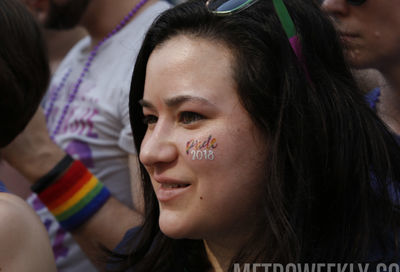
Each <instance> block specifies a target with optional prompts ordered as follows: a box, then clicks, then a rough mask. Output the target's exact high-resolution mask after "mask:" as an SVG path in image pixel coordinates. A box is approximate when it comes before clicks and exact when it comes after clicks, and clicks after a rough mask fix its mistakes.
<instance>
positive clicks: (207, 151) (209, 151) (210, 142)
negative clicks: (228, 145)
mask: <svg viewBox="0 0 400 272" xmlns="http://www.w3.org/2000/svg"><path fill="white" fill-rule="evenodd" d="M216 147H217V139H215V138H213V137H212V135H210V136H208V139H207V140H205V141H200V140H195V139H192V140H190V141H187V142H186V154H187V155H190V156H192V160H210V161H212V160H214V159H215V154H214V151H213V149H215V148H216Z"/></svg>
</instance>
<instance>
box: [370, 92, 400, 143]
mask: <svg viewBox="0 0 400 272" xmlns="http://www.w3.org/2000/svg"><path fill="white" fill-rule="evenodd" d="M380 95H381V89H380V88H375V89H373V90H372V91H370V92H369V93H367V94H366V95H365V101H366V102H367V103H368V105H369V106H370V108H371V109H373V110H374V111H375V112H376V104H378V102H379V97H380ZM393 136H394V138H395V139H396V141H397V143H398V144H399V145H400V135H398V134H396V133H393Z"/></svg>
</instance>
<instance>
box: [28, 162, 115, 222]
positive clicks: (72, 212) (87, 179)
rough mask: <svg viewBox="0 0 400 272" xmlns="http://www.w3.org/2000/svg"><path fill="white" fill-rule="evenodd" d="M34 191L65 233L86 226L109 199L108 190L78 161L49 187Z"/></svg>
mask: <svg viewBox="0 0 400 272" xmlns="http://www.w3.org/2000/svg"><path fill="white" fill-rule="evenodd" d="M33 191H34V192H35V193H37V194H38V196H39V199H40V200H41V201H42V202H43V203H44V204H45V205H46V206H47V208H48V209H49V211H50V212H51V213H52V214H53V215H54V216H55V217H56V219H57V220H58V222H59V223H60V225H61V226H62V227H63V228H64V229H65V230H73V229H75V228H77V227H79V226H80V225H82V224H83V223H85V222H86V221H87V220H88V219H89V218H90V217H91V216H92V215H94V214H95V213H96V212H97V211H98V210H99V209H100V208H101V207H102V206H103V204H104V203H105V202H106V201H107V200H108V198H109V197H110V192H109V191H108V189H107V188H106V187H105V186H104V185H103V184H102V183H101V182H100V181H99V180H98V179H97V178H96V177H95V176H94V175H93V174H92V173H90V171H89V170H88V169H87V168H86V167H85V166H84V165H83V163H82V162H80V161H78V160H76V161H73V162H72V164H71V166H70V167H69V168H68V170H66V171H65V173H63V174H62V176H60V177H58V178H57V179H56V180H55V181H54V182H51V183H50V184H49V186H47V187H46V188H43V187H41V188H34V189H33Z"/></svg>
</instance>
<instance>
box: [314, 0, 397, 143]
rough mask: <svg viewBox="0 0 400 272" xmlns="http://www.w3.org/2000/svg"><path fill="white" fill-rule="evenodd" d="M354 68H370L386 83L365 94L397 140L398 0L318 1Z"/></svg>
mask: <svg viewBox="0 0 400 272" xmlns="http://www.w3.org/2000/svg"><path fill="white" fill-rule="evenodd" d="M320 2H321V4H322V9H323V10H325V11H326V12H327V13H328V14H329V15H330V16H331V17H332V19H333V21H334V23H335V25H336V28H337V30H338V32H339V34H340V38H341V40H342V43H343V45H344V48H345V49H344V50H345V54H346V57H347V59H348V61H349V63H350V65H351V66H352V67H353V68H354V69H366V68H373V69H376V70H378V71H379V72H380V73H381V75H382V76H383V78H384V80H385V82H386V84H384V85H383V86H382V87H381V88H375V89H374V90H371V92H370V93H369V94H368V95H367V99H368V101H369V103H370V106H371V107H372V108H373V109H374V110H375V111H376V112H377V114H378V115H379V117H380V118H381V119H382V120H383V121H384V122H385V123H386V124H387V125H388V126H389V127H390V129H391V130H392V132H393V133H394V134H395V135H397V139H399V141H400V136H399V135H400V16H399V14H400V0H392V1H381V0H320Z"/></svg>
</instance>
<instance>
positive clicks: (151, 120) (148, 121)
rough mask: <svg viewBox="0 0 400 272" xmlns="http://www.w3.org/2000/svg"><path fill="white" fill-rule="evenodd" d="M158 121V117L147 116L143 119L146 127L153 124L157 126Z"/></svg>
mask: <svg viewBox="0 0 400 272" xmlns="http://www.w3.org/2000/svg"><path fill="white" fill-rule="evenodd" d="M157 120H158V117H157V116H155V115H145V116H144V117H143V123H144V124H145V125H151V124H155V123H156V122H157Z"/></svg>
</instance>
